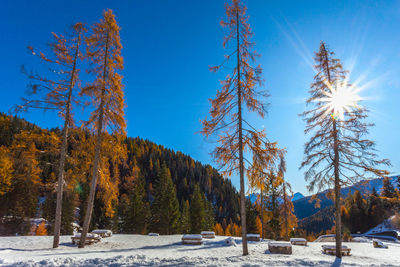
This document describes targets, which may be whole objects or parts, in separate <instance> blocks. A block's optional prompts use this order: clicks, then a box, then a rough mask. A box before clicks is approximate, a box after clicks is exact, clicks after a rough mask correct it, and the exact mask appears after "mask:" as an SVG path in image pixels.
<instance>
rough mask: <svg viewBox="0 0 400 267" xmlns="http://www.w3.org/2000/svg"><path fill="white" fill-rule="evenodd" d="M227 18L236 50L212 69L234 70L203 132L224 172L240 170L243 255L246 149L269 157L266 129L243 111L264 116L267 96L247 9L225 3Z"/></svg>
mask: <svg viewBox="0 0 400 267" xmlns="http://www.w3.org/2000/svg"><path fill="white" fill-rule="evenodd" d="M225 8H226V17H227V18H226V20H223V21H221V25H222V26H223V27H225V28H227V29H228V34H227V36H226V37H225V38H224V41H223V46H224V47H227V46H228V44H229V43H232V48H233V51H232V52H231V53H229V54H228V55H227V56H225V61H224V62H223V63H222V64H221V65H219V66H216V67H211V68H210V70H211V71H215V72H216V71H218V70H219V69H221V68H223V67H225V66H226V65H227V64H229V62H230V61H231V60H232V61H234V64H233V66H232V67H233V72H232V73H231V74H229V75H228V76H227V77H226V79H225V80H224V81H222V88H221V89H220V90H219V91H218V92H217V95H216V98H214V99H211V100H210V102H211V110H210V115H211V118H210V119H207V118H206V119H205V120H203V121H202V125H203V129H202V131H201V133H202V134H203V135H205V136H206V137H207V138H208V137H210V136H211V135H213V134H215V135H216V136H217V143H218V146H217V147H216V148H215V149H214V151H213V152H212V154H213V157H214V159H215V160H216V162H217V164H218V165H220V167H221V169H223V170H224V175H228V176H230V175H231V174H232V173H238V174H239V177H240V219H241V225H242V227H241V234H242V246H243V255H247V254H248V248H247V237H246V232H247V231H246V208H245V173H246V169H248V168H250V166H248V165H247V164H245V161H246V159H245V157H244V151H245V150H246V151H249V153H250V154H253V155H254V154H257V157H268V155H267V154H268V153H269V151H268V149H266V148H265V146H264V144H265V141H264V139H265V137H266V134H265V131H259V130H257V129H255V128H254V127H253V126H252V125H251V124H250V123H249V122H248V121H246V120H245V119H244V116H243V114H244V111H245V110H246V109H247V110H248V111H250V112H256V113H257V114H258V115H259V116H260V117H264V115H265V113H266V107H267V105H266V104H265V103H263V102H262V98H265V97H267V96H268V94H267V93H266V92H265V91H258V90H256V89H257V86H261V84H262V80H261V77H260V76H261V71H262V70H261V67H260V66H257V67H253V66H252V65H251V63H252V62H254V61H255V58H256V57H257V56H258V54H257V53H256V52H255V50H254V42H252V41H251V37H252V36H253V33H252V31H251V28H250V25H249V23H248V16H247V14H246V11H247V8H246V7H245V6H244V5H243V4H242V3H241V2H240V1H239V0H233V1H232V4H230V5H229V4H226V5H225Z"/></svg>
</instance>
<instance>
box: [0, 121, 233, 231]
mask: <svg viewBox="0 0 400 267" xmlns="http://www.w3.org/2000/svg"><path fill="white" fill-rule="evenodd" d="M104 135H105V137H104V138H105V139H107V140H108V141H109V142H104V143H105V144H104V145H103V146H104V147H103V151H104V155H105V156H104V158H103V159H102V165H101V168H102V169H101V172H102V175H101V179H100V181H99V185H98V187H97V191H96V198H95V205H94V211H93V219H92V221H91V228H111V229H113V230H114V231H116V232H122V233H146V232H148V231H157V232H160V233H165V234H167V233H169V234H171V233H181V232H191V231H196V232H198V231H201V230H207V229H208V230H212V229H213V228H214V225H215V223H219V225H223V226H224V230H225V228H227V227H228V226H230V227H231V228H234V227H237V224H238V221H239V219H240V217H239V196H238V193H237V191H236V190H235V188H234V187H233V185H232V183H231V182H230V181H229V180H227V179H224V178H223V177H222V176H221V175H220V174H219V173H218V172H217V170H216V169H214V168H212V167H211V166H209V165H203V164H201V163H200V162H198V161H195V160H193V159H192V158H191V157H189V156H187V155H184V154H183V153H181V152H175V151H173V150H171V149H167V148H165V147H163V146H161V145H157V144H155V143H152V142H150V141H148V140H143V139H140V138H130V137H128V138H120V137H117V136H112V135H108V134H104ZM93 139H94V137H93V134H92V133H91V132H90V131H89V130H87V129H83V128H73V129H71V134H70V136H69V146H68V155H70V156H69V157H68V158H67V164H66V178H65V181H66V185H65V190H64V197H63V219H62V228H61V232H62V233H63V234H71V233H72V230H73V229H72V224H71V223H72V222H74V221H77V222H78V223H79V224H80V225H82V220H83V217H84V216H83V215H84V213H85V207H86V205H85V204H86V201H87V195H88V191H89V181H90V168H91V165H92V158H91V156H90V155H92V154H93V153H94V151H93V150H94V140H93ZM59 142H60V130H59V129H50V130H46V129H41V128H40V127H37V126H35V125H34V124H31V123H29V122H27V121H25V120H23V119H20V118H17V117H13V116H8V115H5V114H0V165H1V166H0V169H1V172H2V175H1V188H0V201H1V202H2V203H5V205H1V208H0V217H1V218H2V221H1V224H2V227H1V228H0V229H1V234H3V235H4V234H9V235H11V234H15V233H19V234H24V233H27V232H28V230H29V229H28V227H29V225H28V224H27V223H26V220H27V218H34V217H38V216H42V217H44V218H45V219H47V221H48V222H49V224H48V232H49V233H51V231H52V228H51V227H52V222H53V220H54V210H55V199H56V186H57V179H56V177H57V165H58V159H59V157H58V154H57V153H58V149H57V147H58V145H57V144H59ZM108 144H109V145H108ZM166 218H167V219H166Z"/></svg>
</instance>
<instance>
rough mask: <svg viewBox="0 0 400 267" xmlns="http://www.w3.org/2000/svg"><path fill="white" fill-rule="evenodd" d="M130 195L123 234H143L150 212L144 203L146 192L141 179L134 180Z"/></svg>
mask: <svg viewBox="0 0 400 267" xmlns="http://www.w3.org/2000/svg"><path fill="white" fill-rule="evenodd" d="M130 195H131V200H130V205H129V207H128V212H127V217H126V221H125V223H124V232H126V233H131V234H144V233H146V230H147V229H146V228H147V222H148V218H149V216H150V210H149V207H148V203H146V202H145V198H146V191H145V188H144V181H143V178H142V177H139V178H137V179H136V181H135V182H134V185H133V188H132V191H131V192H130Z"/></svg>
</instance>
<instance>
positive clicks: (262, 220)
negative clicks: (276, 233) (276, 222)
mask: <svg viewBox="0 0 400 267" xmlns="http://www.w3.org/2000/svg"><path fill="white" fill-rule="evenodd" d="M263 187H264V185H262V186H261V192H260V198H261V204H260V206H261V212H260V213H261V238H262V239H264V195H263Z"/></svg>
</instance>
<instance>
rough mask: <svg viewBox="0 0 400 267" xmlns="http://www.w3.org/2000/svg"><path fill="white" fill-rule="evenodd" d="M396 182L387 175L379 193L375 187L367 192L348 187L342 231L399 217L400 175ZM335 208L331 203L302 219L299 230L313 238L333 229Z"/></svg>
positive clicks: (360, 230)
mask: <svg viewBox="0 0 400 267" xmlns="http://www.w3.org/2000/svg"><path fill="white" fill-rule="evenodd" d="M396 184H397V187H398V188H395V186H393V184H391V183H390V182H389V179H388V178H385V179H384V182H383V187H382V190H381V193H380V194H379V193H378V192H377V191H376V190H375V188H373V190H372V192H370V193H366V194H363V193H361V192H360V191H358V190H355V191H354V192H352V191H351V190H349V191H348V194H347V196H343V199H342V201H343V206H342V208H341V217H342V232H343V233H346V234H348V235H350V234H356V233H365V232H366V231H368V230H369V229H371V228H373V227H375V226H377V225H378V224H380V223H382V222H383V221H384V220H386V219H388V218H389V217H391V216H393V215H396V216H398V217H399V218H400V216H399V212H400V178H398V181H397V183H396ZM334 211H335V209H334V206H333V205H330V206H327V207H325V208H323V209H321V210H319V211H318V212H316V213H315V214H313V215H311V216H309V217H306V218H303V219H301V220H299V222H298V229H297V233H296V234H298V235H303V236H307V237H308V238H309V239H310V240H313V239H315V238H316V237H317V236H319V235H322V234H326V233H333V232H334V228H335V218H334ZM397 227H400V225H398V226H397Z"/></svg>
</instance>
